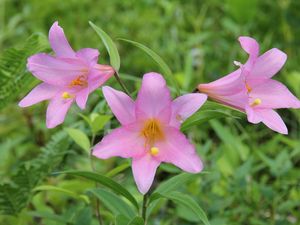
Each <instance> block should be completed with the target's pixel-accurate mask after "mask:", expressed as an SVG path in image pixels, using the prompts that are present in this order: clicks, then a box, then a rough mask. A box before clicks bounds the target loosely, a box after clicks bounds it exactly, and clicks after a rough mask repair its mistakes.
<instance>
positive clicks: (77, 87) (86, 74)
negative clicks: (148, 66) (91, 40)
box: [19, 22, 114, 128]
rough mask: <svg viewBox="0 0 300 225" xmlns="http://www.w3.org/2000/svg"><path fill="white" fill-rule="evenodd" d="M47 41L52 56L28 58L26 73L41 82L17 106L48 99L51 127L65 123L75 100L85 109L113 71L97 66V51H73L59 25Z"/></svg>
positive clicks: (109, 68)
mask: <svg viewBox="0 0 300 225" xmlns="http://www.w3.org/2000/svg"><path fill="white" fill-rule="evenodd" d="M49 42H50V45H51V47H52V49H53V51H54V53H55V56H52V55H48V54H45V53H39V54H36V55H33V56H31V57H29V58H28V62H27V68H28V70H29V71H30V72H31V73H32V74H33V75H34V76H35V77H36V78H38V79H39V80H41V81H42V83H41V84H39V85H37V86H36V87H35V88H34V89H33V90H32V91H31V92H30V93H29V94H28V95H27V96H25V97H24V98H23V99H22V100H21V101H20V103H19V106H20V107H27V106H31V105H33V104H36V103H38V102H41V101H44V100H50V103H49V105H48V109H47V114H46V121H47V122H46V124H47V127H48V128H53V127H55V126H57V125H58V124H61V123H62V122H63V121H64V118H65V115H66V114H67V111H68V109H69V108H70V106H71V105H72V103H73V102H74V101H75V102H76V103H77V105H78V106H79V107H80V108H81V109H84V108H85V105H86V102H87V99H88V95H89V94H90V93H91V92H93V91H94V90H95V89H97V88H98V87H99V86H101V85H102V84H103V83H104V82H105V81H106V80H107V79H109V78H110V77H111V76H112V75H113V74H114V70H113V68H112V67H110V66H107V65H100V64H97V61H98V56H99V52H98V50H97V49H92V48H83V49H81V50H79V51H77V52H75V51H74V50H73V49H72V48H71V46H70V45H69V43H68V41H67V39H66V37H65V34H64V31H63V29H62V28H61V27H60V26H59V25H58V22H55V23H54V24H53V25H52V27H51V28H50V31H49Z"/></svg>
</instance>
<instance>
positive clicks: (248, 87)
mask: <svg viewBox="0 0 300 225" xmlns="http://www.w3.org/2000/svg"><path fill="white" fill-rule="evenodd" d="M246 88H247V93H249V92H251V91H252V88H251V87H250V86H249V85H248V84H247V83H246Z"/></svg>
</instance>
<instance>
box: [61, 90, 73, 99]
mask: <svg viewBox="0 0 300 225" xmlns="http://www.w3.org/2000/svg"><path fill="white" fill-rule="evenodd" d="M61 97H62V98H64V99H68V98H73V95H71V94H70V93H69V92H64V93H62V95H61Z"/></svg>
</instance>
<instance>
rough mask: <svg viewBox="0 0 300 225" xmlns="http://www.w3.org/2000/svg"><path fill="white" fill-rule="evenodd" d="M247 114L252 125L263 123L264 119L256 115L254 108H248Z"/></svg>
mask: <svg viewBox="0 0 300 225" xmlns="http://www.w3.org/2000/svg"><path fill="white" fill-rule="evenodd" d="M246 114H247V118H248V121H249V122H250V123H254V124H258V123H260V122H261V121H262V118H261V117H260V116H259V115H258V114H257V113H255V111H254V110H253V108H252V107H250V106H246Z"/></svg>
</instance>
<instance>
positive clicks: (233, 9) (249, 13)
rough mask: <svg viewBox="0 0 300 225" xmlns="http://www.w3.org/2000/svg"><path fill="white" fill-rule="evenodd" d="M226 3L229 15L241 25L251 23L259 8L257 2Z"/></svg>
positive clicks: (229, 0)
mask: <svg viewBox="0 0 300 225" xmlns="http://www.w3.org/2000/svg"><path fill="white" fill-rule="evenodd" d="M226 2H227V5H226V6H227V9H228V11H229V13H230V14H231V15H232V16H233V17H234V18H235V19H236V21H237V22H239V23H243V24H244V23H245V22H248V23H249V22H250V21H251V20H252V19H253V17H254V16H255V15H256V12H257V7H258V1H257V0H242V1H241V0H227V1H226Z"/></svg>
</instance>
